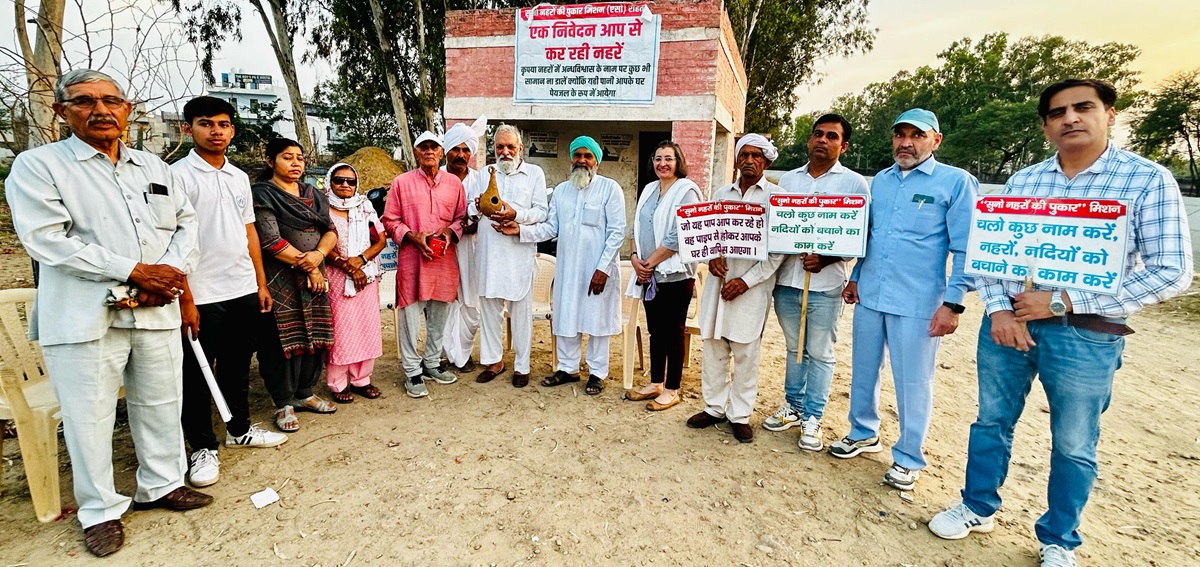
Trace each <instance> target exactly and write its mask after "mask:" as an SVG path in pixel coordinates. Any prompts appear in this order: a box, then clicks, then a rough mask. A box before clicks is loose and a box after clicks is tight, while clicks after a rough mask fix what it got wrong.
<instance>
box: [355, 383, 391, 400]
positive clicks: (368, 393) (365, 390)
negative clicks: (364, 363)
mask: <svg viewBox="0 0 1200 567" xmlns="http://www.w3.org/2000/svg"><path fill="white" fill-rule="evenodd" d="M349 390H350V391H351V392H354V393H355V394H358V395H360V396H362V397H364V398H366V399H368V400H373V399H375V398H378V397H379V396H382V395H383V392H381V391H379V388H376V387H375V385H374V384H367V385H366V386H355V385H353V384H351V385H350V388H349Z"/></svg>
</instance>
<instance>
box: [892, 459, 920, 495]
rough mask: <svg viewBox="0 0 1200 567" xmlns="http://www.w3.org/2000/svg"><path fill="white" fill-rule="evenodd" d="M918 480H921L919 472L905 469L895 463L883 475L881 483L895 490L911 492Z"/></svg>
mask: <svg viewBox="0 0 1200 567" xmlns="http://www.w3.org/2000/svg"><path fill="white" fill-rule="evenodd" d="M918 478H921V471H914V470H912V469H906V468H904V467H902V466H900V465H897V464H896V463H892V468H890V469H888V470H887V472H885V473H883V483H884V484H886V485H888V486H890V487H892V488H895V489H896V490H912V489H913V487H914V486H916V485H917V479H918Z"/></svg>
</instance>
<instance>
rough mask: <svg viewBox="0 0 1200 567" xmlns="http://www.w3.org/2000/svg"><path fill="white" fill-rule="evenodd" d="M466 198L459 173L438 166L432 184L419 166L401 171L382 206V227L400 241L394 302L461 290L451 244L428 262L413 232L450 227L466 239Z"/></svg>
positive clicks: (445, 296)
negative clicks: (411, 237) (411, 235)
mask: <svg viewBox="0 0 1200 567" xmlns="http://www.w3.org/2000/svg"><path fill="white" fill-rule="evenodd" d="M466 214H467V201H466V197H465V196H464V193H463V185H462V182H461V181H459V180H458V177H457V176H455V175H452V174H449V173H446V172H445V171H442V170H438V172H437V177H435V178H434V180H433V182H432V183H431V182H430V181H429V177H427V176H426V175H425V172H423V171H421V170H420V169H415V170H413V171H409V172H408V173H404V174H402V175H399V176H397V177H396V179H394V180H393V181H392V188H391V190H389V191H388V196H387V206H386V207H384V209H383V226H384V227H385V228H387V231H388V234H389V235H390V236H391V237H392V239H393V240H395V241H396V245H397V247H398V248H399V250H400V252H399V254H398V257H397V258H396V306H397V307H399V308H404V307H407V306H409V305H412V304H413V303H415V302H417V301H426V300H430V299H432V300H434V301H444V302H447V303H449V302H452V301H454V299H455V298H456V297H457V294H458V260H457V259H456V250H455V248H456V246H455V244H454V243H453V242H452V243H450V245H449V246H448V247H447V248H446V253H445V255H443V256H442V257H440V258H434V259H432V260H426V259H424V258H423V257H422V256H421V251H420V250H418V249H417V246H416V245H415V244H413V243H412V242H409V241H408V240H406V239H405V238H404V235H405V234H407V233H409V232H415V233H420V232H429V233H436V232H438V231H439V230H442V229H443V228H446V227H450V229H451V230H453V231H454V240H455V242H457V240H458V239H459V238H461V237H462V223H463V219H464V218H465V217H466Z"/></svg>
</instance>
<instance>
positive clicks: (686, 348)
mask: <svg viewBox="0 0 1200 567" xmlns="http://www.w3.org/2000/svg"><path fill="white" fill-rule="evenodd" d="M706 279H708V264H706V263H704V262H699V263H697V264H696V287H695V291H694V292H693V293H692V302H691V303H689V304H688V314H687V323H686V325H687V332H685V333H684V334H683V367H684V368H690V367H691V366H692V335H699V334H700V321H699V319H698V317H699V316H700V298H702V297H704V280H706Z"/></svg>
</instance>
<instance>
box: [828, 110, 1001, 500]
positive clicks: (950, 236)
mask: <svg viewBox="0 0 1200 567" xmlns="http://www.w3.org/2000/svg"><path fill="white" fill-rule="evenodd" d="M941 142H942V134H941V128H940V127H939V126H938V119H937V116H935V115H934V114H933V113H932V112H930V111H928V110H924V109H921V108H914V109H911V110H907V111H905V112H904V113H903V114H901V115H900V117H899V118H897V119H896V122H895V123H893V125H892V155H893V156H894V157H895V159H896V163H895V164H894V165H893V166H892V167H889V168H888V169H885V170H883V171H881V172H879V174H878V175H876V176H875V179H874V181H873V182H872V185H871V232H870V235H869V236H868V240H867V255H866V257H864V258H862V259H860V260H859V261H858V263H857V264H855V266H854V271H853V272H852V273H851V274H850V283H848V284H846V289H845V290H844V291H843V292H842V298H843V299H845V301H846V303H857V304H858V306H857V307H856V308H855V309H854V326H853V331H852V337H851V339H852V344H853V345H854V353H853V359H852V360H853V362H852V367H853V368H852V374H851V379H850V428H851V429H850V433H849V434H847V435H846V437H844V438H843V439H842V440H840V441H838V442H837V443H834V444H833V445H831V446H830V448H829V452H830V454H832V455H833V456H835V457H839V458H843V459H849V458H852V457H856V456H858V455H860V454H862V453H878V452H880V451H882V450H883V444H882V443H881V442H880V440H879V370H880V368H881V367H882V366H883V352H884V350H885V349H887V350H888V351H889V352H890V353H891V361H892V380H893V382H894V383H895V386H896V406H897V409H898V410H899V414H900V438H899V439H898V440H897V441H896V444H895V445H894V446H893V447H892V460H893V463H892V466H891V468H889V469H888V471H887V473H886V474H885V475H884V477H883V481H884V483H886V484H888V485H889V486H892V487H893V488H896V489H898V490H912V489H913V486H914V485H915V484H916V482H917V478H918V477H919V476H920V472H919V471H920V470H921V469H923V468H925V455H924V454H923V452H922V450H921V447H922V445H923V444H924V442H925V434H926V432H927V431H928V429H929V418H930V414H931V413H932V411H933V365H934V360H935V358H936V356H937V349H938V343H939V339H940V337H942V336H944V335H948V334H950V333H953V332H954V330H955V329H956V328H958V315H959V314H960V313H962V312H963V311H964V309H965V308H964V307H963V304H962V303H963V296H965V295H966V294H967V292H968V291H971V289H972V285H971V278H968V277H967V276H966V275H965V274H963V267H964V263H965V261H966V248H967V233H968V231H969V230H970V223H971V207H973V206H974V204H975V197H976V195H977V194H978V192H979V182H978V181H977V180H976V179H975V178H974V177H973V176H972V175H971V174H969V173H967V172H966V171H963V170H961V169H959V168H957V167H951V166H949V165H945V164H943V163H940V162H938V161H937V160H936V159H934V157H933V152H934V150H936V149H937V148H938V146H939V145H940V144H941ZM950 254H953V257H954V261H953V264H952V268H951V271H950V277H949V281H948V282H947V278H946V259H947V256H948V255H950Z"/></svg>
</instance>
